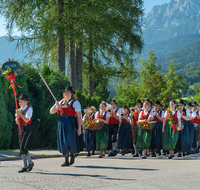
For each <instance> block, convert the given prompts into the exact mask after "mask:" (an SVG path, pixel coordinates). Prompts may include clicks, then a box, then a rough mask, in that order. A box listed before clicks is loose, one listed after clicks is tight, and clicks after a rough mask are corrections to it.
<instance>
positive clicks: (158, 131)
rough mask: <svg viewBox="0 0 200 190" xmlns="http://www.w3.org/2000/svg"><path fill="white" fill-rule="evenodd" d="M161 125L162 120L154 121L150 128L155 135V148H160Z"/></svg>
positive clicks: (161, 143)
mask: <svg viewBox="0 0 200 190" xmlns="http://www.w3.org/2000/svg"><path fill="white" fill-rule="evenodd" d="M162 127H163V123H162V122H156V124H155V126H154V128H153V129H152V133H153V134H154V136H155V142H156V148H157V149H162V145H163V142H162Z"/></svg>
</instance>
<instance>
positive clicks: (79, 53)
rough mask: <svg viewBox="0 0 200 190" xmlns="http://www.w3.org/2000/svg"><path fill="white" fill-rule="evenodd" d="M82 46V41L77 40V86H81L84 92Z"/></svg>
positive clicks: (80, 88)
mask: <svg viewBox="0 0 200 190" xmlns="http://www.w3.org/2000/svg"><path fill="white" fill-rule="evenodd" d="M82 46H83V43H82V42H80V43H78V42H76V44H75V56H76V82H77V88H79V90H80V91H81V93H82V88H83V87H82V83H83V81H82V61H83V59H82Z"/></svg>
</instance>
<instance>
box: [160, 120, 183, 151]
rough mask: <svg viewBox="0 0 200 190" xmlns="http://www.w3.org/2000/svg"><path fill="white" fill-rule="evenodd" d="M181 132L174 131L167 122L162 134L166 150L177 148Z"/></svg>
mask: <svg viewBox="0 0 200 190" xmlns="http://www.w3.org/2000/svg"><path fill="white" fill-rule="evenodd" d="M178 135H179V133H178V132H177V131H175V132H174V131H173V128H172V127H171V125H170V124H169V122H167V123H166V124H165V132H164V133H163V134H162V140H163V149H164V150H175V147H176V143H177V141H178Z"/></svg>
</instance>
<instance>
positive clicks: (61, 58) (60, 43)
mask: <svg viewBox="0 0 200 190" xmlns="http://www.w3.org/2000/svg"><path fill="white" fill-rule="evenodd" d="M56 4H57V10H58V20H57V22H58V23H59V22H60V21H61V20H62V17H61V15H62V13H63V7H64V2H63V0H56ZM57 50H58V70H59V71H61V72H63V73H64V75H65V40H64V32H63V29H62V28H61V27H60V26H59V28H58V39H57Z"/></svg>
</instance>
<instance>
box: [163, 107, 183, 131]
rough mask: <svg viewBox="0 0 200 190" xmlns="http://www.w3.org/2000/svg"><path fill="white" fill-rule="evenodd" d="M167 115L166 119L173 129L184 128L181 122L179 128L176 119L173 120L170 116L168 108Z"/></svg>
mask: <svg viewBox="0 0 200 190" xmlns="http://www.w3.org/2000/svg"><path fill="white" fill-rule="evenodd" d="M167 115H168V120H169V124H170V125H171V127H172V129H173V131H174V132H175V130H176V131H181V130H182V129H184V126H183V125H182V124H181V129H179V128H178V123H177V122H176V121H174V118H173V116H172V112H171V110H170V108H168V110H167Z"/></svg>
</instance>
